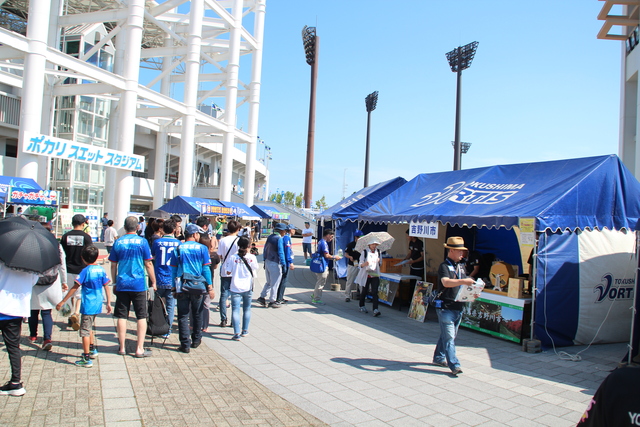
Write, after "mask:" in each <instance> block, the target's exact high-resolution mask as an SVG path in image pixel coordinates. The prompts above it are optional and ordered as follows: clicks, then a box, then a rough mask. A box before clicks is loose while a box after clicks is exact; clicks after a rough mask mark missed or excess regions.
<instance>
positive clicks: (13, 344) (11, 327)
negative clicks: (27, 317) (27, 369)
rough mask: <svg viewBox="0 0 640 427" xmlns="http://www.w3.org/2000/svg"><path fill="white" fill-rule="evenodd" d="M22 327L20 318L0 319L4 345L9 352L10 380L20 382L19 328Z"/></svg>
mask: <svg viewBox="0 0 640 427" xmlns="http://www.w3.org/2000/svg"><path fill="white" fill-rule="evenodd" d="M21 329H22V318H18V319H9V320H0V331H2V338H4V346H5V347H6V348H7V353H9V364H10V365H11V382H12V383H19V382H20V373H21V370H22V364H21V360H20V359H21V355H20V330H21Z"/></svg>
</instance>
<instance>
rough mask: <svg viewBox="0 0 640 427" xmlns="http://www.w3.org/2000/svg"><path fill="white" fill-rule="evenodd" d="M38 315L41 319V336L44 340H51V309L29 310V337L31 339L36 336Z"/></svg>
mask: <svg viewBox="0 0 640 427" xmlns="http://www.w3.org/2000/svg"><path fill="white" fill-rule="evenodd" d="M38 314H40V317H42V329H43V331H42V334H43V336H44V340H45V341H46V340H50V339H51V332H53V318H52V317H51V309H49V310H31V317H29V335H30V336H32V337H37V336H38Z"/></svg>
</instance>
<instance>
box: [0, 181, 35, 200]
mask: <svg viewBox="0 0 640 427" xmlns="http://www.w3.org/2000/svg"><path fill="white" fill-rule="evenodd" d="M6 186H10V187H16V188H25V189H30V190H42V189H43V188H42V187H40V186H39V185H38V183H37V182H35V181H34V180H33V179H31V178H19V177H17V176H0V203H4V202H5V200H6V198H7V187H6Z"/></svg>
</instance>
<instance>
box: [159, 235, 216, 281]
mask: <svg viewBox="0 0 640 427" xmlns="http://www.w3.org/2000/svg"><path fill="white" fill-rule="evenodd" d="M169 264H170V265H171V267H173V268H172V274H173V276H172V277H173V279H175V278H176V277H180V276H182V275H183V274H184V273H188V274H193V275H194V276H200V275H202V276H204V278H205V279H206V281H207V284H210V285H211V284H212V283H211V282H212V280H211V268H210V267H209V265H211V257H210V256H209V249H208V248H207V247H206V246H205V245H203V244H201V243H198V242H194V241H193V240H189V241H187V242H184V243H183V244H181V245H180V246H178V248H177V249H175V250H174V251H173V253H172V254H171V261H170V262H169Z"/></svg>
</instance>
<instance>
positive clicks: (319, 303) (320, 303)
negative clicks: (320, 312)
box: [311, 299, 324, 305]
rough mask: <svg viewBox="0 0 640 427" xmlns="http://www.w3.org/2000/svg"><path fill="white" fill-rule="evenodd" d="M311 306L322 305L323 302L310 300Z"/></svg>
mask: <svg viewBox="0 0 640 427" xmlns="http://www.w3.org/2000/svg"><path fill="white" fill-rule="evenodd" d="M311 304H315V305H324V301H322V300H321V299H312V300H311Z"/></svg>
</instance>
